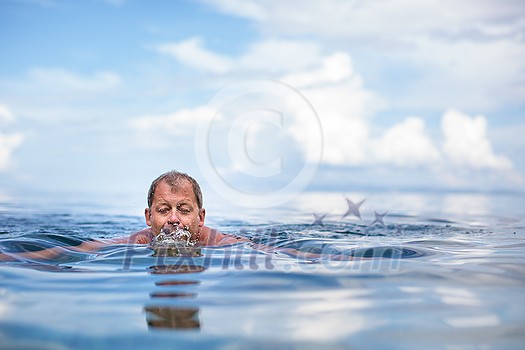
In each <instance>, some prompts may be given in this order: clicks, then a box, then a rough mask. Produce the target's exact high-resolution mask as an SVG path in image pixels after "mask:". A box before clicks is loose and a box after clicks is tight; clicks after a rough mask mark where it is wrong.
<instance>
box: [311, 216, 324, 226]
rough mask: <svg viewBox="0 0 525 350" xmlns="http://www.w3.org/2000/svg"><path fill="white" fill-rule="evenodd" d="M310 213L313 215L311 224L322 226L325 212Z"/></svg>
mask: <svg viewBox="0 0 525 350" xmlns="http://www.w3.org/2000/svg"><path fill="white" fill-rule="evenodd" d="M312 215H313V216H314V222H313V223H312V226H315V225H319V226H324V224H323V219H324V218H325V216H326V214H321V215H319V214H316V213H312Z"/></svg>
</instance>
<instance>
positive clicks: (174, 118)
mask: <svg viewBox="0 0 525 350" xmlns="http://www.w3.org/2000/svg"><path fill="white" fill-rule="evenodd" d="M215 117H219V116H217V115H216V112H215V111H214V110H212V109H210V108H208V107H197V108H193V109H192V108H184V109H181V110H178V111H176V112H174V113H169V114H164V115H143V116H140V117H136V118H133V119H131V120H130V121H129V122H128V126H129V127H130V128H131V129H134V130H136V131H138V132H156V133H160V134H164V133H166V132H167V133H169V134H172V135H186V136H189V135H192V134H193V132H194V127H195V126H196V125H197V124H198V123H203V122H209V121H211V120H212V119H213V118H215Z"/></svg>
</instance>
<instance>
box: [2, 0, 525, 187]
mask: <svg viewBox="0 0 525 350" xmlns="http://www.w3.org/2000/svg"><path fill="white" fill-rule="evenodd" d="M524 14H525V8H524V7H523V5H522V3H521V1H514V0H504V1H495V0H491V1H489V0H476V1H474V0H465V1H461V2H458V1H452V0H447V1H437V0H425V1H413V0H388V1H344V0H332V1H323V2H319V1H308V0H306V1H302V2H296V1H279V2H276V1H251V0H247V1H235V0H222V1H153V2H152V1H138V0H112V1H110V0H107V1H103V0H87V1H66V0H18V1H17V0H5V1H2V2H1V3H0V45H1V47H2V64H1V65H0V181H1V182H0V194H1V195H2V196H4V197H9V196H15V197H16V196H23V195H26V194H28V193H46V194H49V193H60V194H75V195H80V196H82V195H84V194H85V195H87V194H90V195H91V194H97V193H107V194H112V193H115V194H122V193H125V194H129V193H134V194H135V193H138V194H139V195H142V194H143V193H144V192H145V191H146V187H147V185H148V184H149V182H150V181H151V179H153V178H154V177H156V176H157V175H158V174H160V173H161V172H163V171H166V170H169V169H173V168H176V169H179V170H182V171H186V172H188V173H190V174H192V175H195V177H196V178H197V179H198V180H200V181H201V182H202V183H203V187H205V188H206V190H207V191H217V192H221V193H223V190H221V189H220V188H217V187H218V186H219V187H220V186H222V185H224V184H226V186H225V187H224V188H225V191H226V192H227V191H229V190H228V188H229V189H230V190H231V189H234V190H236V191H237V192H238V193H248V194H249V195H253V196H255V197H257V196H261V195H264V194H265V193H275V192H277V191H278V190H279V189H280V188H283V187H286V186H287V185H288V184H290V183H292V182H293V181H294V180H295V179H297V178H298V177H301V181H300V183H299V185H298V187H291V190H292V191H301V190H302V189H303V188H307V189H310V190H312V189H314V190H334V191H340V192H348V191H352V190H356V189H360V190H361V189H369V190H372V189H384V190H410V189H412V190H413V189H426V190H453V191H458V190H459V191H464V190H467V191H472V190H474V191H492V190H508V191H514V192H517V191H523V189H524V188H525V187H524V185H525V158H524V157H523V156H522V154H523V151H525V141H524V138H523V134H524V132H525V118H524V117H525V115H524V114H525V83H524V82H525V64H524V63H523V62H522V61H523V59H522V58H523V57H525V42H524V41H525V28H524V27H525V23H524V22H523V20H522V18H523V17H524ZM221 91H222V92H221ZM305 101H306V104H305ZM308 106H310V107H311V109H312V110H313V111H314V114H315V115H316V116H317V121H316V120H315V118H313V117H312V115H310V114H309V113H310V112H311V110H310V109H308V108H309V107H308ZM203 133H207V134H205V137H203V136H202V135H203ZM304 169H307V171H306V172H305V173H303V172H302V171H303V170H304ZM218 182H222V185H221V184H218ZM225 195H226V196H230V195H231V193H225Z"/></svg>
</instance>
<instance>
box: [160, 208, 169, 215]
mask: <svg viewBox="0 0 525 350" xmlns="http://www.w3.org/2000/svg"><path fill="white" fill-rule="evenodd" d="M157 211H158V212H159V213H161V214H166V213H167V212H168V211H169V209H168V208H159V209H157Z"/></svg>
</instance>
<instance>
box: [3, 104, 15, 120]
mask: <svg viewBox="0 0 525 350" xmlns="http://www.w3.org/2000/svg"><path fill="white" fill-rule="evenodd" d="M14 119H15V118H14V116H13V113H11V111H10V110H9V108H7V106H6V105H3V104H0V122H12V121H13V120H14Z"/></svg>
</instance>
